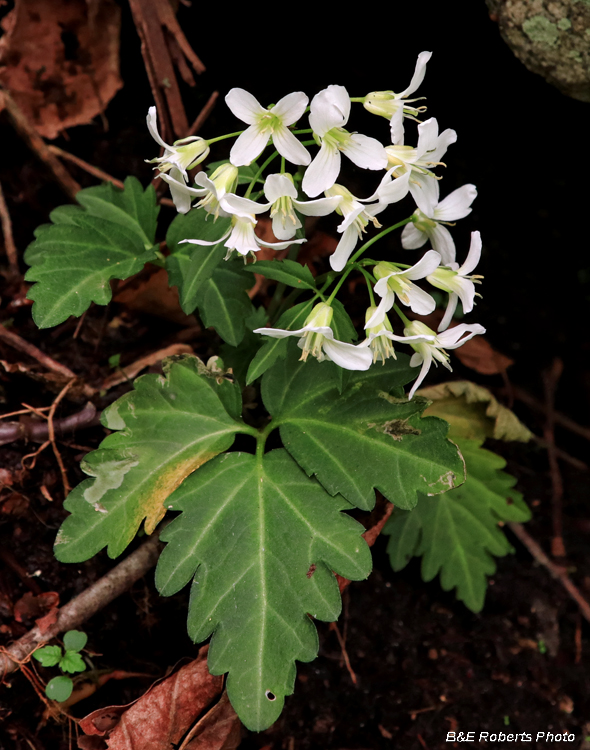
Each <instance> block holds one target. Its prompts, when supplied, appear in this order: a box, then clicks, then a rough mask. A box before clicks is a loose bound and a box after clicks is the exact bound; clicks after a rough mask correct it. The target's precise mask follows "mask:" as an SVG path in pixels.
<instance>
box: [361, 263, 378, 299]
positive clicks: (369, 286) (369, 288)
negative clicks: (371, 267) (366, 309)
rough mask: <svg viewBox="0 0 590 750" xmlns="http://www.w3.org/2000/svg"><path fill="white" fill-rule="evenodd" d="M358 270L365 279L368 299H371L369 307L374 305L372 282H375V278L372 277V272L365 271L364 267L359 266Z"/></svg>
mask: <svg viewBox="0 0 590 750" xmlns="http://www.w3.org/2000/svg"><path fill="white" fill-rule="evenodd" d="M358 270H359V271H360V272H361V273H362V274H363V276H364V277H365V281H366V282H367V292H368V293H369V299H370V300H371V307H375V297H374V295H373V284H374V283H375V278H374V277H373V274H371V273H369V272H368V271H365V269H364V268H359V269H358Z"/></svg>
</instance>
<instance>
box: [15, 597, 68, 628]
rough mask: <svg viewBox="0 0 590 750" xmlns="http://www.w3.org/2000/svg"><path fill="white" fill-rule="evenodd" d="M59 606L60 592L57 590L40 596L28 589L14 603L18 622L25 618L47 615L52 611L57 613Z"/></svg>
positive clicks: (30, 618)
mask: <svg viewBox="0 0 590 750" xmlns="http://www.w3.org/2000/svg"><path fill="white" fill-rule="evenodd" d="M58 607H59V594H58V593H57V592H56V591H47V592H45V593H43V594H39V595H38V596H35V594H33V593H32V592H31V591H27V593H26V594H24V595H23V596H21V598H20V599H19V600H18V601H17V602H16V604H15V605H14V619H15V620H16V621H17V622H22V621H23V620H32V619H33V618H42V617H44V616H45V617H46V616H47V615H50V614H51V613H52V612H55V613H57V608H58Z"/></svg>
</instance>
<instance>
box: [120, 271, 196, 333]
mask: <svg viewBox="0 0 590 750" xmlns="http://www.w3.org/2000/svg"><path fill="white" fill-rule="evenodd" d="M114 301H115V302H119V303H120V304H122V305H125V307H127V308H128V309H129V310H135V311H136V312H142V313H148V314H149V315H155V316H156V317H158V318H163V319H164V320H169V321H170V322H171V323H176V324H177V325H181V326H194V325H196V324H197V319H196V318H195V316H194V315H187V314H186V313H184V312H183V311H182V308H181V307H180V302H179V301H178V289H177V288H176V287H175V286H169V283H168V274H167V273H166V271H165V269H163V268H156V267H155V266H152V265H149V264H148V266H147V267H146V268H145V269H144V270H143V271H142V272H141V273H139V274H138V275H137V276H136V277H134V278H133V279H130V280H129V281H127V282H126V283H125V284H124V285H121V286H120V287H119V291H118V292H117V294H116V295H115V298H114Z"/></svg>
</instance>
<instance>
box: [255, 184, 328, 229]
mask: <svg viewBox="0 0 590 750" xmlns="http://www.w3.org/2000/svg"><path fill="white" fill-rule="evenodd" d="M264 195H265V196H266V198H267V200H268V201H269V202H268V203H267V204H266V209H268V208H270V209H271V211H270V215H271V217H272V231H273V233H274V235H275V237H277V238H278V239H279V240H288V239H290V238H291V237H293V236H294V235H295V232H296V231H297V230H298V229H300V228H301V222H300V221H299V218H298V217H297V215H296V213H295V211H294V209H293V206H295V208H296V209H297V210H298V211H299V212H300V213H302V214H303V215H304V216H327V215H328V214H329V213H332V211H334V209H335V208H336V207H337V206H338V204H339V203H340V201H341V198H338V197H335V198H320V199H319V200H315V201H299V200H297V189H296V187H295V185H294V184H293V178H292V177H291V175H289V174H270V175H268V177H267V178H266V181H265V183H264Z"/></svg>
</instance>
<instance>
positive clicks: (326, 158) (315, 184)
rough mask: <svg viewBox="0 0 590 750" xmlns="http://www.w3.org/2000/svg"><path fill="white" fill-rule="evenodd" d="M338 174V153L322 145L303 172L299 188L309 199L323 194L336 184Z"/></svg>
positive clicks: (336, 150) (334, 149)
mask: <svg viewBox="0 0 590 750" xmlns="http://www.w3.org/2000/svg"><path fill="white" fill-rule="evenodd" d="M339 172H340V152H339V151H338V149H336V148H333V147H331V146H328V145H327V144H325V143H323V144H322V147H321V148H320V150H319V153H318V154H316V157H315V159H314V160H313V161H312V163H311V164H310V165H309V167H308V168H307V169H306V170H305V174H304V175H303V182H302V183H301V187H302V188H303V192H304V193H306V194H307V195H309V197H310V198H315V196H316V195H319V194H320V193H323V192H324V190H327V189H328V188H331V187H332V185H333V184H334V183H335V182H336V178H337V177H338V173H339Z"/></svg>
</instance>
